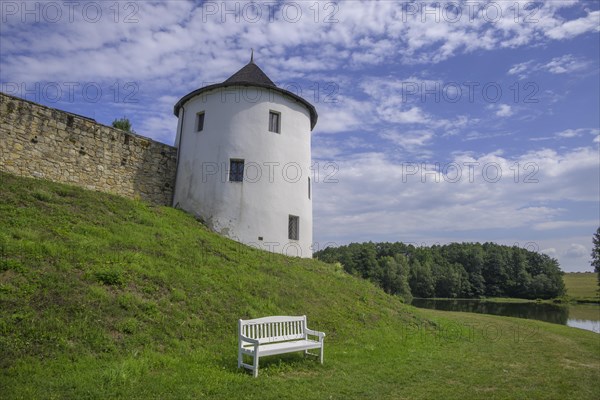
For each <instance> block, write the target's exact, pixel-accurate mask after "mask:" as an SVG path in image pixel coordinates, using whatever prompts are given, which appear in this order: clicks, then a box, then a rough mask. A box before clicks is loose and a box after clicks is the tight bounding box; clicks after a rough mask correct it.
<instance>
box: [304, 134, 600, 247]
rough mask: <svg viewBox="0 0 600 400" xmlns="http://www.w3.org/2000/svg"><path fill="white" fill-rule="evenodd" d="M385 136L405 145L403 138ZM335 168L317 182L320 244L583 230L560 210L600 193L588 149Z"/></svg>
mask: <svg viewBox="0 0 600 400" xmlns="http://www.w3.org/2000/svg"><path fill="white" fill-rule="evenodd" d="M388 136H389V137H388V139H392V140H396V141H397V142H398V143H402V139H401V133H400V132H398V133H397V134H393V135H392V134H390V135H388ZM424 137H425V138H427V135H424ZM411 142H414V143H411ZM426 143H427V141H426V140H424V139H423V138H416V139H415V138H409V139H408V140H407V142H406V143H404V144H406V145H415V146H417V148H418V146H419V145H421V144H426ZM409 160H410V159H409ZM336 164H337V165H338V167H339V174H338V176H337V177H338V179H339V182H338V183H336V184H320V185H319V186H318V188H317V189H316V192H315V193H318V195H317V196H315V199H316V200H315V220H318V221H319V226H320V227H321V228H320V230H319V232H318V233H317V236H318V237H319V238H320V240H341V241H343V240H345V238H347V237H348V235H352V238H353V240H360V239H361V238H364V239H365V240H369V239H373V238H383V239H385V240H392V239H395V238H398V240H400V239H399V238H403V237H417V236H422V235H427V233H428V232H429V233H430V232H453V235H458V234H459V233H460V232H461V231H470V230H483V231H487V230H494V229H496V230H498V229H500V230H506V229H529V228H531V227H534V228H536V229H537V230H538V232H542V231H543V230H545V229H560V228H564V227H583V222H582V221H581V220H569V219H565V218H564V215H565V211H566V210H565V209H564V208H562V207H561V205H560V204H561V202H563V201H568V202H597V199H598V191H599V190H600V188H599V187H598V182H599V181H600V176H599V175H600V171H599V170H598V154H597V151H596V150H595V149H592V148H585V149H578V150H572V151H568V152H565V153H557V152H555V151H553V150H545V149H542V150H538V151H535V152H528V153H525V154H523V155H521V156H519V157H510V158H509V157H506V156H503V155H501V153H488V154H484V155H482V156H479V157H472V156H469V155H468V154H463V155H460V154H458V155H456V156H455V157H454V159H453V160H452V162H451V163H447V162H446V163H443V162H440V164H438V165H436V164H435V163H433V162H432V163H427V164H421V163H413V162H408V161H406V159H405V160H398V159H397V158H396V157H395V156H394V153H393V151H391V152H390V154H387V153H382V152H377V151H371V152H368V153H359V154H352V155H348V156H340V157H339V158H338V159H336ZM357 188H360V190H357ZM374 193H376V194H377V195H375V196H374V195H373V194H374ZM561 217H562V218H561ZM357 232H360V234H359V235H358V236H360V237H357ZM540 234H541V233H540ZM536 235H537V234H536Z"/></svg>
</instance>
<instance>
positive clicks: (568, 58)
mask: <svg viewBox="0 0 600 400" xmlns="http://www.w3.org/2000/svg"><path fill="white" fill-rule="evenodd" d="M587 66H588V63H587V62H586V61H583V60H580V59H577V58H575V57H574V56H573V55H571V54H567V55H565V56H562V57H556V58H553V59H552V60H550V62H548V63H547V64H545V65H542V66H541V67H540V68H541V69H545V70H547V71H548V72H550V73H553V74H566V73H572V72H576V71H581V70H582V69H585V68H586V67H587Z"/></svg>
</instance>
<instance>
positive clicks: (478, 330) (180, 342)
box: [0, 174, 600, 399]
mask: <svg viewBox="0 0 600 400" xmlns="http://www.w3.org/2000/svg"><path fill="white" fill-rule="evenodd" d="M0 252H1V253H0V393H1V396H0V397H2V398H3V399H4V398H6V399H38V398H40V399H52V398H57V399H58V398H60V399H108V398H111V399H112V398H144V399H146V398H151V399H188V398H189V399H192V398H194V399H197V398H216V399H231V398H261V399H267V398H277V399H282V398H283V399H287V398H290V399H292V398H299V397H306V398H318V399H347V398H356V399H399V398H407V399H454V398H460V399H471V398H472V399H484V398H485V399H514V398H530V399H564V398H578V399H596V398H597V394H598V391H597V384H596V382H597V381H598V379H599V378H600V376H599V371H600V354H599V353H600V348H599V346H600V343H599V337H598V335H597V334H594V333H592V332H586V331H583V330H578V329H573V328H568V327H565V326H559V325H551V324H547V323H543V322H537V321H529V320H522V319H513V318H502V317H494V316H489V315H476V314H464V313H448V312H438V311H433V310H417V309H415V308H413V307H410V306H407V305H404V304H402V302H401V301H400V300H399V299H398V298H395V297H391V296H388V295H386V294H385V293H384V292H383V291H381V290H380V289H378V288H376V287H374V286H373V285H371V284H370V283H368V282H366V281H363V280H359V279H356V278H354V277H351V276H348V275H347V274H345V273H343V272H342V271H340V270H339V269H336V268H335V267H334V266H332V265H328V264H324V263H321V262H318V261H314V260H301V259H294V258H287V257H283V256H278V255H273V254H270V253H266V252H262V251H259V250H255V249H251V248H248V247H245V246H242V245H239V244H237V243H235V242H232V241H230V240H227V239H224V238H222V237H220V236H218V235H216V234H213V233H211V232H209V231H208V230H206V229H205V228H204V227H203V226H202V225H201V224H200V223H199V222H197V221H196V220H195V219H194V218H192V217H190V216H189V215H187V214H185V213H183V212H181V211H178V210H175V209H171V208H168V207H151V206H148V205H146V204H144V203H141V202H136V201H130V200H126V199H123V198H120V197H116V196H111V195H107V194H100V193H96V192H90V191H85V190H82V189H78V188H74V187H70V186H65V185H60V184H53V183H49V182H46V181H40V180H33V179H24V178H16V177H13V176H10V175H5V174H0ZM278 314H279V315H298V314H306V315H307V316H308V319H309V327H311V328H313V329H317V330H322V331H325V332H326V333H327V337H326V341H325V343H326V345H325V364H324V365H322V366H321V365H319V364H318V362H315V361H314V360H312V359H304V358H303V357H302V356H301V355H300V354H292V355H287V356H276V357H271V358H266V359H264V361H263V360H261V367H262V369H261V373H260V376H259V378H258V379H253V378H252V377H251V376H250V375H249V374H248V373H245V372H243V371H241V370H238V369H237V368H236V366H237V364H236V361H237V360H236V357H237V354H236V340H237V336H236V322H237V319H238V318H253V317H260V316H264V315H278Z"/></svg>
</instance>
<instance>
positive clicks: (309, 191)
mask: <svg viewBox="0 0 600 400" xmlns="http://www.w3.org/2000/svg"><path fill="white" fill-rule="evenodd" d="M308 199H309V200H310V176H309V177H308Z"/></svg>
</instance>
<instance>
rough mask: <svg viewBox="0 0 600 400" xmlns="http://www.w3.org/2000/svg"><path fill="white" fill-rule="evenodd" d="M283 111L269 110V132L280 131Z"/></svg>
mask: <svg viewBox="0 0 600 400" xmlns="http://www.w3.org/2000/svg"><path fill="white" fill-rule="evenodd" d="M280 127H281V113H278V112H277V111H269V132H275V133H280V132H281V131H280Z"/></svg>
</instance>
